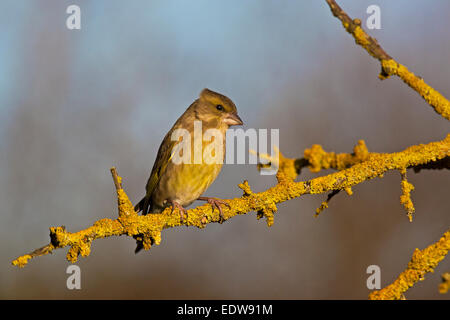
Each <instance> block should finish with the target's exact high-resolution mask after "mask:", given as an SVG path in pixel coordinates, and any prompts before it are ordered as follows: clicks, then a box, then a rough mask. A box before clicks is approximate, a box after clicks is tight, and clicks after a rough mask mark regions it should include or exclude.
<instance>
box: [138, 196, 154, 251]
mask: <svg viewBox="0 0 450 320" xmlns="http://www.w3.org/2000/svg"><path fill="white" fill-rule="evenodd" d="M150 204H151V203H150V197H148V196H145V197H144V198H142V199H141V201H139V202H138V203H137V205H135V206H134V211H136V212H140V211H142V214H143V215H146V214H147V213H149V208H150ZM134 238H135V239H136V245H137V246H136V249H135V250H134V253H138V252H139V251H141V250H142V249H143V248H144V244H143V243H142V240H141V239H142V237H141V236H139V235H137V236H134Z"/></svg>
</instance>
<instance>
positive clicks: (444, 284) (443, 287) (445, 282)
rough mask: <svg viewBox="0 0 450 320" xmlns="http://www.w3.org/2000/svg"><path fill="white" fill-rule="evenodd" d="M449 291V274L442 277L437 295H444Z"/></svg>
mask: <svg viewBox="0 0 450 320" xmlns="http://www.w3.org/2000/svg"><path fill="white" fill-rule="evenodd" d="M449 290H450V272H446V273H444V274H443V275H442V283H441V284H439V293H441V294H445V293H447V292H448V291H449Z"/></svg>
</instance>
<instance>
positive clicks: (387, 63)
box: [326, 0, 450, 120]
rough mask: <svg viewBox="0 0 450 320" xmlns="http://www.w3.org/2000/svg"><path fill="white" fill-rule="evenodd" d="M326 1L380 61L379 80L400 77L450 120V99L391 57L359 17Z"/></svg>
mask: <svg viewBox="0 0 450 320" xmlns="http://www.w3.org/2000/svg"><path fill="white" fill-rule="evenodd" d="M326 2H327V3H328V5H329V6H330V9H331V12H332V14H333V15H334V16H335V17H336V18H338V19H339V20H340V21H341V22H342V25H343V26H344V28H345V30H347V32H348V33H350V34H351V35H352V36H353V38H355V42H356V43H357V44H358V45H360V46H362V47H363V48H364V49H366V51H367V52H368V53H369V54H370V55H371V56H372V57H374V58H375V59H377V60H379V61H380V63H381V73H380V75H379V78H380V79H381V80H384V79H387V78H389V77H390V76H392V75H396V76H398V77H400V79H402V80H403V82H405V83H406V84H407V85H408V86H410V87H411V88H412V89H413V90H414V91H416V92H417V93H419V94H420V95H421V96H422V98H424V99H425V101H426V102H427V103H428V104H429V105H430V106H431V107H433V109H434V111H436V112H437V113H438V114H440V115H441V116H443V117H444V118H446V119H447V120H450V101H448V100H447V99H446V98H445V97H444V96H443V95H442V94H440V93H439V92H438V91H437V90H435V89H433V88H432V87H430V86H429V85H428V84H426V83H425V81H423V79H422V78H420V77H418V76H416V75H415V74H414V73H412V72H410V71H409V70H408V68H406V67H405V66H404V65H402V64H400V63H398V62H397V61H395V60H394V59H392V57H391V56H390V55H388V54H387V53H386V52H385V51H384V50H383V48H382V47H381V46H380V45H379V44H378V41H377V40H376V39H375V38H372V37H371V36H369V35H368V34H367V33H366V32H365V31H364V30H363V29H362V28H361V20H360V19H354V20H352V19H351V18H350V17H349V16H348V15H347V13H345V12H344V11H343V10H342V9H341V7H339V5H338V4H337V3H336V2H335V1H334V0H326Z"/></svg>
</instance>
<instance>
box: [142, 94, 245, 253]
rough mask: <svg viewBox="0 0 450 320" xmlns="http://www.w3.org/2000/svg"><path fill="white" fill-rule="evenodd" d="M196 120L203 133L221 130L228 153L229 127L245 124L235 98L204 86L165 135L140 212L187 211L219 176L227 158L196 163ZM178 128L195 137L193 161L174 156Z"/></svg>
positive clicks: (223, 143)
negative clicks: (172, 209) (184, 161)
mask: <svg viewBox="0 0 450 320" xmlns="http://www.w3.org/2000/svg"><path fill="white" fill-rule="evenodd" d="M195 121H201V127H202V134H203V133H205V131H206V130H208V129H217V130H218V132H220V133H221V136H222V138H223V141H222V146H223V150H222V151H223V152H222V154H223V156H225V137H226V130H227V129H228V128H229V127H230V126H233V125H241V124H242V120H241V119H240V118H239V116H238V115H237V109H236V106H235V104H234V103H233V101H231V100H230V99H229V98H228V97H226V96H224V95H221V94H220V93H217V92H214V91H211V90H209V89H204V90H202V92H201V93H200V95H199V98H198V99H197V100H195V101H194V102H193V103H192V104H191V105H190V106H189V108H187V110H186V111H185V112H184V113H183V114H182V115H181V117H180V118H179V119H178V120H177V121H176V122H175V124H174V125H173V127H172V128H171V129H170V131H169V132H168V133H167V134H166V136H165V137H164V140H163V141H162V143H161V145H160V147H159V150H158V154H157V156H156V160H155V163H154V165H153V169H152V171H151V174H150V177H149V179H148V182H147V185H146V195H145V197H144V198H143V199H142V200H141V201H140V202H139V203H138V204H137V205H136V207H135V210H136V211H137V212H139V211H142V214H144V215H145V214H148V213H160V212H162V211H163V210H164V209H165V208H166V207H167V206H171V205H172V207H174V206H176V207H178V208H179V209H180V213H181V214H183V212H182V211H183V210H182V209H183V207H185V206H188V205H190V204H191V203H192V202H194V201H195V200H197V199H198V198H199V197H200V195H201V194H202V193H203V192H204V191H205V190H206V189H207V188H208V187H209V186H210V185H211V184H212V182H213V181H214V180H215V179H216V178H217V176H218V174H219V172H220V170H221V168H222V162H223V161H221V162H220V163H211V164H207V163H205V162H204V161H202V163H200V164H195V163H194V122H195ZM176 129H185V130H187V131H188V132H189V134H190V137H191V139H192V141H191V146H192V147H191V150H192V152H191V157H192V161H191V162H190V163H178V164H177V163H175V162H174V161H172V160H171V157H172V156H173V152H174V147H175V146H176V145H177V143H178V142H179V141H172V133H173V132H174V130H176ZM204 146H205V142H203V147H204ZM222 160H223V159H222ZM140 247H142V245H139V242H138V248H137V249H136V250H137V251H139V249H140Z"/></svg>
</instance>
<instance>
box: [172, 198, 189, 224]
mask: <svg viewBox="0 0 450 320" xmlns="http://www.w3.org/2000/svg"><path fill="white" fill-rule="evenodd" d="M170 203H171V205H172V211H171V212H170V213H173V212H174V210H175V208H177V209H178V211H179V212H180V218H181V222H183V221H185V219H184V215H186V220H187V217H188V213H187V210H186V209H185V208H184V207H183V206H182V205H181V204H179V203H178V202H176V201H170Z"/></svg>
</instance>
